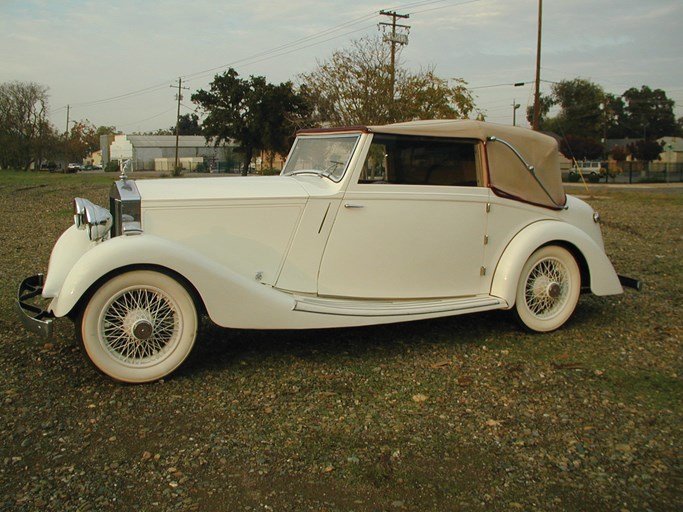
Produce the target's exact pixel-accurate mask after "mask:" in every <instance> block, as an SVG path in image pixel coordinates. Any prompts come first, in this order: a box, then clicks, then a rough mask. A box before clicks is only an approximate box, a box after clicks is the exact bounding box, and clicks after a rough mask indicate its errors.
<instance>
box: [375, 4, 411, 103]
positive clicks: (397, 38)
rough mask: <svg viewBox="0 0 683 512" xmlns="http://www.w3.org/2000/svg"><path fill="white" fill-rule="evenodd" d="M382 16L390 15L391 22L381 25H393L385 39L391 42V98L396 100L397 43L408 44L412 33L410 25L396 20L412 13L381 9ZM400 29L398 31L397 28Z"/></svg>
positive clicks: (405, 17)
mask: <svg viewBox="0 0 683 512" xmlns="http://www.w3.org/2000/svg"><path fill="white" fill-rule="evenodd" d="M379 13H380V15H382V16H390V17H391V23H384V22H382V23H380V24H379V26H380V27H391V33H389V34H388V35H387V34H386V32H385V34H384V41H385V42H388V43H391V100H392V101H393V100H394V87H395V85H394V82H395V81H396V45H399V44H400V45H404V44H408V34H409V33H410V26H409V25H398V24H397V23H396V20H397V19H399V18H401V19H408V18H410V14H397V13H396V11H379ZM397 28H398V29H400V30H401V31H400V32H397V31H396V29H397Z"/></svg>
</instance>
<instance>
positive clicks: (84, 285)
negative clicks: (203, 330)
mask: <svg viewBox="0 0 683 512" xmlns="http://www.w3.org/2000/svg"><path fill="white" fill-rule="evenodd" d="M132 265H137V266H139V265H153V266H157V267H161V268H166V269H169V270H172V271H174V272H176V273H177V274H179V275H181V276H183V277H184V278H185V279H187V281H188V282H190V283H191V284H192V285H193V286H194V287H195V289H196V290H197V292H198V293H199V296H200V297H201V299H202V301H203V303H204V305H205V307H206V310H207V313H208V314H209V316H210V317H211V318H212V320H214V321H216V322H217V323H218V324H219V325H223V326H232V327H240V326H243V325H244V324H245V322H246V323H248V324H250V325H252V324H254V323H257V320H254V319H258V318H264V317H270V318H273V317H275V318H277V317H279V316H284V315H286V314H287V313H288V312H291V311H292V309H293V308H294V299H292V298H291V297H290V296H289V295H287V294H284V293H281V292H277V291H275V290H273V289H272V288H270V287H269V286H266V285H263V284H259V283H257V282H255V281H252V280H249V279H247V278H246V277H244V276H243V275H241V274H238V273H237V272H235V271H233V270H231V269H229V268H227V267H225V266H222V265H219V264H218V263H216V262H215V261H213V260H211V259H209V258H207V257H206V256H204V255H202V254H200V253H198V252H196V251H194V250H192V249H191V248H188V247H187V246H184V245H181V244H178V243H175V242H172V241H170V240H167V239H165V238H160V237H157V236H154V235H148V234H141V235H136V236H119V237H116V238H113V239H111V240H108V241H106V242H103V243H100V244H99V245H97V246H95V247H93V248H92V249H90V250H89V251H88V252H86V253H85V254H83V255H82V256H81V258H80V259H78V261H76V262H75V264H74V265H73V266H72V268H71V270H70V271H69V272H68V274H67V275H66V277H65V279H64V282H63V284H62V286H61V289H60V291H59V294H58V295H57V296H56V297H55V298H54V299H53V301H52V303H51V305H50V310H51V311H52V313H53V314H54V315H55V316H57V317H61V316H64V315H66V314H68V313H69V312H70V311H71V310H72V309H73V308H74V307H75V306H76V304H77V303H78V301H79V300H80V299H81V297H83V295H84V294H85V293H86V292H87V291H88V290H89V289H90V287H91V286H92V285H93V284H94V283H95V282H97V281H98V280H99V279H100V278H101V277H103V276H105V275H107V274H109V273H111V272H115V271H116V270H118V269H123V268H125V267H128V266H132Z"/></svg>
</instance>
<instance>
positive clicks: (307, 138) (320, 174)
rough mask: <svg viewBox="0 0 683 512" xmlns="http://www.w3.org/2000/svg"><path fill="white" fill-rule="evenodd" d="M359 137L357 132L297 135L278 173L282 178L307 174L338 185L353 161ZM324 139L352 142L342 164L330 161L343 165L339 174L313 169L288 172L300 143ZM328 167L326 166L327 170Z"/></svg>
mask: <svg viewBox="0 0 683 512" xmlns="http://www.w3.org/2000/svg"><path fill="white" fill-rule="evenodd" d="M361 135H362V133H359V132H346V133H344V132H342V133H330V134H324V135H323V134H315V135H299V136H297V138H296V139H295V140H294V143H293V144H292V149H291V150H290V151H289V155H288V156H287V160H286V161H285V165H284V167H283V168H282V172H281V173H280V174H281V175H282V176H295V175H303V174H309V175H317V176H318V177H320V178H328V179H329V180H331V181H333V182H335V183H339V182H340V181H341V180H342V179H344V176H345V175H346V172H347V170H348V168H349V165H350V164H351V161H352V160H353V156H354V154H355V153H356V150H357V148H358V144H359V143H360V140H361ZM325 139H328V140H329V139H349V140H353V144H352V146H351V148H350V150H349V151H348V153H347V154H346V155H345V157H346V160H345V161H344V162H339V161H330V163H332V164H340V165H343V168H342V170H341V172H339V171H338V170H336V168H335V170H334V171H333V172H328V171H327V169H313V168H306V169H292V170H290V169H289V167H290V165H294V164H293V162H294V160H293V157H294V155H295V152H296V151H297V150H298V149H299V144H300V143H302V142H304V141H305V142H310V141H313V140H316V141H319V140H325ZM305 142H304V143H305ZM329 167H330V166H328V168H329Z"/></svg>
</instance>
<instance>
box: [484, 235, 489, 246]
mask: <svg viewBox="0 0 683 512" xmlns="http://www.w3.org/2000/svg"><path fill="white" fill-rule="evenodd" d="M488 244H489V236H488V235H484V245H488Z"/></svg>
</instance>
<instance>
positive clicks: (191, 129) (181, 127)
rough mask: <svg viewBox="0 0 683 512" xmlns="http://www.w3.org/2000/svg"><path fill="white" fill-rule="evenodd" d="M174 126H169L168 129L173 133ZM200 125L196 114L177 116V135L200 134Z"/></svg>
mask: <svg viewBox="0 0 683 512" xmlns="http://www.w3.org/2000/svg"><path fill="white" fill-rule="evenodd" d="M175 128H176V127H175V126H171V127H170V128H169V129H168V131H169V132H170V133H171V134H173V135H175ZM201 134H202V127H201V126H199V117H198V116H197V114H183V115H182V116H180V117H179V118H178V135H201Z"/></svg>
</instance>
